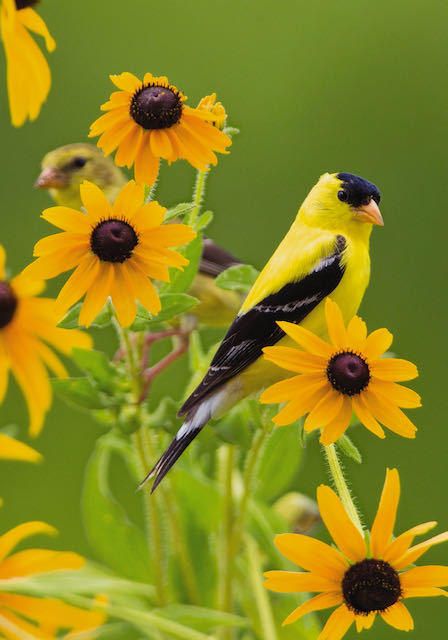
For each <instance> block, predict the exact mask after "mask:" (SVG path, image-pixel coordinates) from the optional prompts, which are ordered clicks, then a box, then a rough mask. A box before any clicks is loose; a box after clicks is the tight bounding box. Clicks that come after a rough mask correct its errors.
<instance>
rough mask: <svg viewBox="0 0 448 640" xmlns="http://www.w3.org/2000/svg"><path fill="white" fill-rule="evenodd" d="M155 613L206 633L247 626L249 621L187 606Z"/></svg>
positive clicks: (202, 608) (178, 605) (177, 606)
mask: <svg viewBox="0 0 448 640" xmlns="http://www.w3.org/2000/svg"><path fill="white" fill-rule="evenodd" d="M154 613H157V614H158V615H160V616H163V617H164V618H168V619H169V620H174V621H176V622H180V623H181V624H183V625H185V626H187V627H191V628H192V629H197V631H203V632H205V633H208V632H210V631H212V630H213V629H214V628H216V627H227V628H229V627H245V626H247V621H246V620H245V619H244V618H241V617H240V616H237V615H233V614H231V613H225V612H224V611H216V610H215V609H207V608H205V607H196V606H192V605H186V604H170V605H168V606H167V607H164V608H163V609H156V610H155V611H154Z"/></svg>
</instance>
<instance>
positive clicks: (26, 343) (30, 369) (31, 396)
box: [0, 245, 92, 436]
mask: <svg viewBox="0 0 448 640" xmlns="http://www.w3.org/2000/svg"><path fill="white" fill-rule="evenodd" d="M5 260H6V255H5V251H4V249H3V247H2V246H1V245H0V404H1V403H2V402H3V400H4V397H5V394H6V390H7V386H8V379H9V372H10V371H11V372H12V373H13V375H14V377H15V379H16V381H17V383H18V385H19V387H20V388H21V390H22V392H23V395H24V396H25V399H26V402H27V405H28V412H29V416H30V433H31V435H33V436H35V435H38V433H39V432H40V430H41V429H42V426H43V423H44V419H45V415H46V413H47V411H48V410H49V408H50V406H51V401H52V390H51V385H50V380H49V374H48V370H50V371H51V372H53V373H54V374H55V375H56V376H58V377H60V378H62V377H65V376H66V375H67V372H66V370H65V367H64V365H63V364H62V362H61V361H60V360H59V358H58V357H57V356H56V355H55V353H54V352H53V350H52V349H51V348H50V347H55V348H56V349H58V350H59V351H60V352H61V353H63V354H66V355H69V354H70V352H71V351H72V349H73V348H74V347H80V348H83V349H88V348H89V347H90V346H91V344H92V342H91V339H90V337H89V336H88V335H87V334H84V333H82V332H81V331H70V330H68V329H61V328H59V327H57V322H58V317H57V313H56V306H55V301H54V300H51V299H50V298H39V297H37V295H38V294H39V293H40V292H41V291H42V289H43V283H42V282H38V281H35V280H30V279H29V278H28V277H27V276H26V275H24V273H23V272H22V273H21V274H19V275H18V276H16V277H15V278H13V279H12V280H7V279H6V272H5Z"/></svg>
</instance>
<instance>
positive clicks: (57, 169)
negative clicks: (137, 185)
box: [35, 142, 127, 209]
mask: <svg viewBox="0 0 448 640" xmlns="http://www.w3.org/2000/svg"><path fill="white" fill-rule="evenodd" d="M84 180H89V182H93V183H94V184H96V185H98V187H100V188H101V189H102V190H103V191H104V193H105V194H106V196H107V198H108V199H109V200H110V201H113V200H114V199H115V196H116V195H117V194H118V192H119V191H120V189H121V188H122V187H123V185H124V184H125V183H126V182H127V178H126V176H125V174H124V173H123V172H122V171H121V170H120V169H119V168H118V167H116V166H115V165H114V163H113V161H112V160H111V159H110V158H105V157H104V155H103V152H102V151H100V149H98V148H97V147H94V146H93V145H91V144H86V143H84V142H78V143H74V144H67V145H65V146H64V147H58V148H57V149H54V150H53V151H49V152H48V153H47V154H46V155H45V156H44V158H43V160H42V171H41V174H40V176H39V177H38V178H37V180H36V182H35V186H36V187H38V188H39V189H48V190H49V191H50V195H51V197H52V198H53V200H54V201H55V202H56V204H58V205H61V206H64V207H71V208H72V209H80V208H81V206H82V203H81V198H80V195H79V187H80V185H81V183H82V182H84Z"/></svg>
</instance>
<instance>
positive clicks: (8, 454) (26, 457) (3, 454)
mask: <svg viewBox="0 0 448 640" xmlns="http://www.w3.org/2000/svg"><path fill="white" fill-rule="evenodd" d="M0 458H1V459H2V460H23V461H24V462H40V461H41V460H42V456H41V454H40V453H39V452H38V451H35V449H32V448H31V447H29V446H28V445H27V444H25V443H24V442H20V441H19V440H15V439H14V438H11V437H10V436H8V435H6V434H5V433H0Z"/></svg>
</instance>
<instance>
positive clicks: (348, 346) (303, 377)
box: [260, 298, 421, 445]
mask: <svg viewBox="0 0 448 640" xmlns="http://www.w3.org/2000/svg"><path fill="white" fill-rule="evenodd" d="M325 313H326V318H327V325H328V335H329V338H330V342H324V341H323V340H322V339H321V338H319V337H318V336H316V335H314V334H313V333H311V332H310V331H308V330H307V329H305V328H303V327H300V326H297V325H295V324H292V323H290V322H279V323H278V324H279V326H280V327H281V328H282V329H283V331H284V332H285V333H286V334H287V336H289V338H291V339H292V340H293V341H294V342H295V343H297V344H299V345H300V346H301V347H302V348H303V349H305V352H304V351H301V350H299V349H297V348H291V347H266V348H265V349H263V351H264V356H265V358H266V359H267V360H270V361H271V362H274V363H275V364H276V365H278V366H279V367H282V368H283V369H286V370H288V371H293V372H294V373H296V374H298V375H295V376H293V377H291V378H288V379H287V380H282V381H281V382H277V383H276V384H274V385H272V386H271V387H269V388H268V389H266V391H264V393H263V394H262V396H261V399H260V400H261V402H263V403H271V402H287V405H286V406H285V407H284V408H283V409H282V410H281V411H280V412H279V413H278V414H277V415H276V416H275V418H274V422H275V423H276V424H277V425H278V426H282V425H286V424H290V423H291V422H294V421H295V420H297V419H298V418H300V417H301V416H303V415H305V414H308V416H307V418H306V420H305V425H304V428H305V430H306V431H313V430H314V429H322V434H321V442H322V443H323V444H325V445H328V444H331V443H333V442H335V441H336V440H337V439H338V438H339V437H340V436H341V435H343V433H344V432H345V430H346V429H347V427H348V426H349V424H350V420H351V417H352V413H353V412H354V413H355V414H356V416H357V417H358V419H359V420H360V422H362V424H363V425H364V426H365V427H366V428H367V429H368V430H369V431H371V432H372V433H374V434H375V435H376V436H378V437H379V438H384V437H385V435H384V430H383V428H382V427H381V424H383V425H384V426H385V427H387V428H388V429H390V430H391V431H394V432H395V433H398V434H399V435H401V436H403V437H405V438H414V437H415V432H416V427H415V426H414V425H413V423H412V422H411V421H410V420H409V418H408V417H407V416H406V415H405V414H404V413H403V411H402V410H401V408H400V407H403V408H408V409H411V408H415V407H419V406H421V402H420V396H419V395H418V394H417V393H415V391H412V389H408V388H407V387H404V386H402V385H400V384H397V382H402V381H405V380H412V379H413V378H416V377H417V375H418V372H417V368H416V366H415V365H414V364H412V363H411V362H408V361H407V360H400V359H397V358H381V356H382V355H383V354H384V352H385V351H387V349H389V347H390V345H391V344H392V334H391V333H390V332H389V331H387V329H377V330H376V331H373V332H372V333H371V334H370V335H367V327H366V325H365V323H364V322H363V321H362V320H361V318H359V317H358V316H355V317H354V318H352V319H351V321H350V322H349V324H348V326H347V328H345V325H344V321H343V318H342V314H341V311H340V309H339V307H338V305H337V304H336V303H335V302H333V301H332V300H330V299H329V298H327V300H326V304H325ZM380 423H381V424H380Z"/></svg>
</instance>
